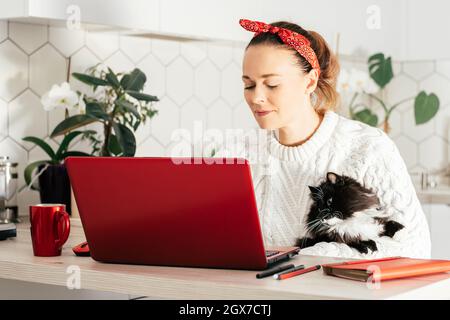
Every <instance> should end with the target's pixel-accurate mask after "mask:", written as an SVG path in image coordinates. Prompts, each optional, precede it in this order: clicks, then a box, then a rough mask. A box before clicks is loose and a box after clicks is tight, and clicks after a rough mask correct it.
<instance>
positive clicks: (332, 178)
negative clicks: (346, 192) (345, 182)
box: [327, 172, 338, 184]
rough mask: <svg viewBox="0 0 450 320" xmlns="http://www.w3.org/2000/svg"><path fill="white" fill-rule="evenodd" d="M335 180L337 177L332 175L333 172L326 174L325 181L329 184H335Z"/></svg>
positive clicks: (334, 174)
mask: <svg viewBox="0 0 450 320" xmlns="http://www.w3.org/2000/svg"><path fill="white" fill-rule="evenodd" d="M337 179H338V175H337V174H336V173H334V172H328V173H327V180H328V181H329V182H331V183H332V184H335V183H336V181H337Z"/></svg>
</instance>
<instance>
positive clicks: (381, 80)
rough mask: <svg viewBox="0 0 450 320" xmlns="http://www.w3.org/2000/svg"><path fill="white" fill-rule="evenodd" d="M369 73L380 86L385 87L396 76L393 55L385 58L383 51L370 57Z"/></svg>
mask: <svg viewBox="0 0 450 320" xmlns="http://www.w3.org/2000/svg"><path fill="white" fill-rule="evenodd" d="M368 62H369V74H370V77H371V78H372V79H373V80H374V81H375V83H376V84H378V86H379V87H380V88H381V89H383V88H384V87H385V86H386V85H387V84H388V83H389V82H390V81H391V80H392V78H393V77H394V73H393V72H392V62H391V57H388V58H385V57H384V54H383V53H377V54H374V55H372V56H370V57H369V61H368Z"/></svg>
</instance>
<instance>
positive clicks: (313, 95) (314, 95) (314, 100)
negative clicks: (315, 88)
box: [310, 92, 317, 106]
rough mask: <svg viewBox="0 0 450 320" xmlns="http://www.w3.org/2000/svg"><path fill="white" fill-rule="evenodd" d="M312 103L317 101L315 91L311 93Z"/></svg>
mask: <svg viewBox="0 0 450 320" xmlns="http://www.w3.org/2000/svg"><path fill="white" fill-rule="evenodd" d="M310 99H311V104H312V105H313V106H314V105H315V104H316V103H317V94H316V93H315V92H313V93H311V98H310Z"/></svg>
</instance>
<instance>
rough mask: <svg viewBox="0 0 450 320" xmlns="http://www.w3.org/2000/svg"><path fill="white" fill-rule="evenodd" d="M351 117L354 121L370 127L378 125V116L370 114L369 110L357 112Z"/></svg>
mask: <svg viewBox="0 0 450 320" xmlns="http://www.w3.org/2000/svg"><path fill="white" fill-rule="evenodd" d="M353 117H354V119H355V120H358V121H361V122H364V123H366V124H368V125H370V126H372V127H376V126H377V125H378V116H377V115H376V114H374V113H372V111H371V110H369V109H364V110H361V111H358V112H356V113H355V114H354V115H353Z"/></svg>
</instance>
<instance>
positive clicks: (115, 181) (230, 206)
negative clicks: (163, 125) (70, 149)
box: [66, 157, 300, 270]
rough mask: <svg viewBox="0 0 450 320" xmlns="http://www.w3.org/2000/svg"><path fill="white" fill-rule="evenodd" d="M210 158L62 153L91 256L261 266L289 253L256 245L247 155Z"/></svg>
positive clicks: (167, 263) (290, 249)
mask: <svg viewBox="0 0 450 320" xmlns="http://www.w3.org/2000/svg"><path fill="white" fill-rule="evenodd" d="M212 159H214V160H215V161H219V160H218V159H220V158H170V157H147V158H129V157H68V158H67V159H66V166H67V169H68V173H69V177H70V181H71V184H72V188H73V191H74V195H75V200H76V202H77V206H78V210H79V213H80V218H81V223H82V225H83V228H84V232H85V235H86V240H87V242H88V244H89V249H90V254H91V256H92V258H93V259H95V260H97V261H101V262H107V263H125V264H147V265H164V266H183V267H207V268H224V269H247V270H261V269H265V268H268V267H270V266H272V265H273V264H274V263H276V262H280V261H283V260H285V259H289V258H291V257H292V256H294V255H296V254H297V253H298V252H299V250H300V249H299V248H298V247H276V248H264V243H263V237H262V233H261V228H260V224H259V217H258V212H257V207H256V201H255V195H254V190H253V184H252V178H251V172H250V166H249V163H248V161H247V160H246V159H242V158H222V159H221V160H222V163H211V162H212ZM180 162H181V163H180ZM266 249H267V250H266Z"/></svg>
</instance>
